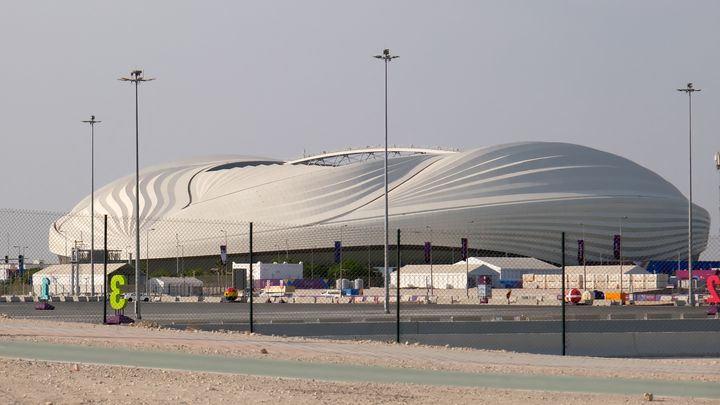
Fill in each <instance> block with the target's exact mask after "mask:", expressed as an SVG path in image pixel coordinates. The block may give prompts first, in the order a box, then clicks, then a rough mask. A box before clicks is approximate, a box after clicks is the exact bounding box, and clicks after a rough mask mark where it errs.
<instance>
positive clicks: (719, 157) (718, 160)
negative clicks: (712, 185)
mask: <svg viewBox="0 0 720 405" xmlns="http://www.w3.org/2000/svg"><path fill="white" fill-rule="evenodd" d="M715 168H716V169H717V171H718V173H720V152H716V153H715ZM718 196H719V197H720V181H719V182H718ZM718 201H719V202H720V200H718ZM718 210H719V211H720V204H718ZM718 218H720V217H718ZM718 227H719V228H718V236H720V225H718Z"/></svg>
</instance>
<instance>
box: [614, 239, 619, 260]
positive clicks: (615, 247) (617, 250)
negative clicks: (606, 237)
mask: <svg viewBox="0 0 720 405" xmlns="http://www.w3.org/2000/svg"><path fill="white" fill-rule="evenodd" d="M620 243H621V242H620V235H615V237H614V238H613V255H614V256H615V260H620Z"/></svg>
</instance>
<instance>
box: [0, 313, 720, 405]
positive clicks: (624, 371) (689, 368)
mask: <svg viewBox="0 0 720 405" xmlns="http://www.w3.org/2000/svg"><path fill="white" fill-rule="evenodd" d="M0 339H4V340H30V341H42V342H56V343H72V344H82V345H93V346H113V347H122V348H130V349H134V350H163V351H182V352H191V353H204V354H212V355H222V356H231V357H238V358H242V357H254V358H264V357H265V358H277V359H285V360H298V361H306V362H325V363H327V362H332V363H338V362H345V363H347V362H351V363H353V364H365V365H373V366H382V367H398V368H422V369H437V370H453V371H464V372H478V373H487V372H490V373H511V374H553V375H587V376H602V377H622V378H644V379H651V378H658V379H666V380H679V379H682V380H693V381H713V382H718V383H720V359H717V358H700V359H601V358H588V357H560V356H547V355H532V354H522V353H508V352H499V351H483V350H472V349H460V348H451V347H428V346H422V345H414V344H409V345H405V344H401V345H397V344H388V343H381V342H370V341H356V342H348V341H326V340H313V339H302V338H284V337H277V336H275V337H273V336H260V335H250V334H242V333H227V332H226V333H217V332H216V333H211V332H200V331H176V330H164V329H158V328H156V327H155V325H152V324H141V325H138V326H132V327H131V326H120V327H118V326H103V325H90V324H73V323H60V322H45V321H27V320H14V319H7V318H0ZM648 370H652V371H650V372H649V371H648ZM113 381H123V387H120V386H118V385H117V384H116V383H115V382H113ZM228 400H229V401H233V402H235V403H292V404H311V403H312V404H326V403H327V404H331V403H332V404H349V403H353V404H356V403H362V404H390V403H393V404H396V403H413V404H426V403H427V404H430V403H432V404H467V403H507V404H535V403H540V404H551V403H552V404H565V403H567V404H578V403H589V404H595V403H597V404H601V403H602V404H632V403H641V402H645V401H644V399H643V397H642V396H632V397H631V396H625V395H595V394H575V393H573V394H568V393H554V392H537V391H510V390H496V389H492V390H491V389H473V388H458V387H437V386H418V385H403V384H388V385H384V384H369V383H344V382H327V381H315V380H292V379H278V378H267V377H255V376H244V375H225V374H213V373H199V372H183V371H170V370H157V369H141V368H130V367H112V366H97V365H85V364H79V365H76V364H66V363H49V362H41V361H26V360H12V359H0V403H8V404H15V403H17V404H38V403H39V404H46V403H52V404H65V403H109V402H114V403H129V402H135V403H155V404H157V403H170V402H172V403H188V404H191V403H218V402H219V401H228ZM655 401H656V402H662V403H673V404H674V403H688V404H689V403H693V404H696V403H699V404H703V403H720V399H718V400H717V401H711V400H697V399H692V400H691V399H678V398H657V397H656V398H655Z"/></svg>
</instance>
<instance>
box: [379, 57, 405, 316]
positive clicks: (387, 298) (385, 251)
mask: <svg viewBox="0 0 720 405" xmlns="http://www.w3.org/2000/svg"><path fill="white" fill-rule="evenodd" d="M374 57H375V58H377V59H382V60H383V61H385V170H384V177H385V224H384V230H385V243H384V247H383V256H384V259H385V264H384V269H385V272H384V277H385V302H384V304H383V306H384V308H385V313H386V314H389V313H390V306H389V302H388V301H390V285H389V284H388V281H389V280H388V244H389V239H388V228H389V224H388V222H389V220H388V97H387V94H388V85H387V83H388V80H387V79H388V63H390V61H392V60H393V59H395V58H398V56H395V55H390V50H389V49H385V50H383V53H382V55H375V56H374ZM397 282H398V285H399V284H400V278H399V277H398V280H397ZM398 305H399V304H398Z"/></svg>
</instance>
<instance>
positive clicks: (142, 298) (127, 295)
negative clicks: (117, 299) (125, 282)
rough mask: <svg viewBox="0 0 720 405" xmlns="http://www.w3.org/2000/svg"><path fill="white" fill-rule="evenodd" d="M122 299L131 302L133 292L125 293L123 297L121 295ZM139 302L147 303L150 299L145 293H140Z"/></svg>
mask: <svg viewBox="0 0 720 405" xmlns="http://www.w3.org/2000/svg"><path fill="white" fill-rule="evenodd" d="M123 298H125V299H126V300H128V301H129V302H133V301H134V300H135V293H134V292H129V293H125V295H123ZM140 301H145V302H148V301H150V297H148V296H147V294H145V293H140Z"/></svg>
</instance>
